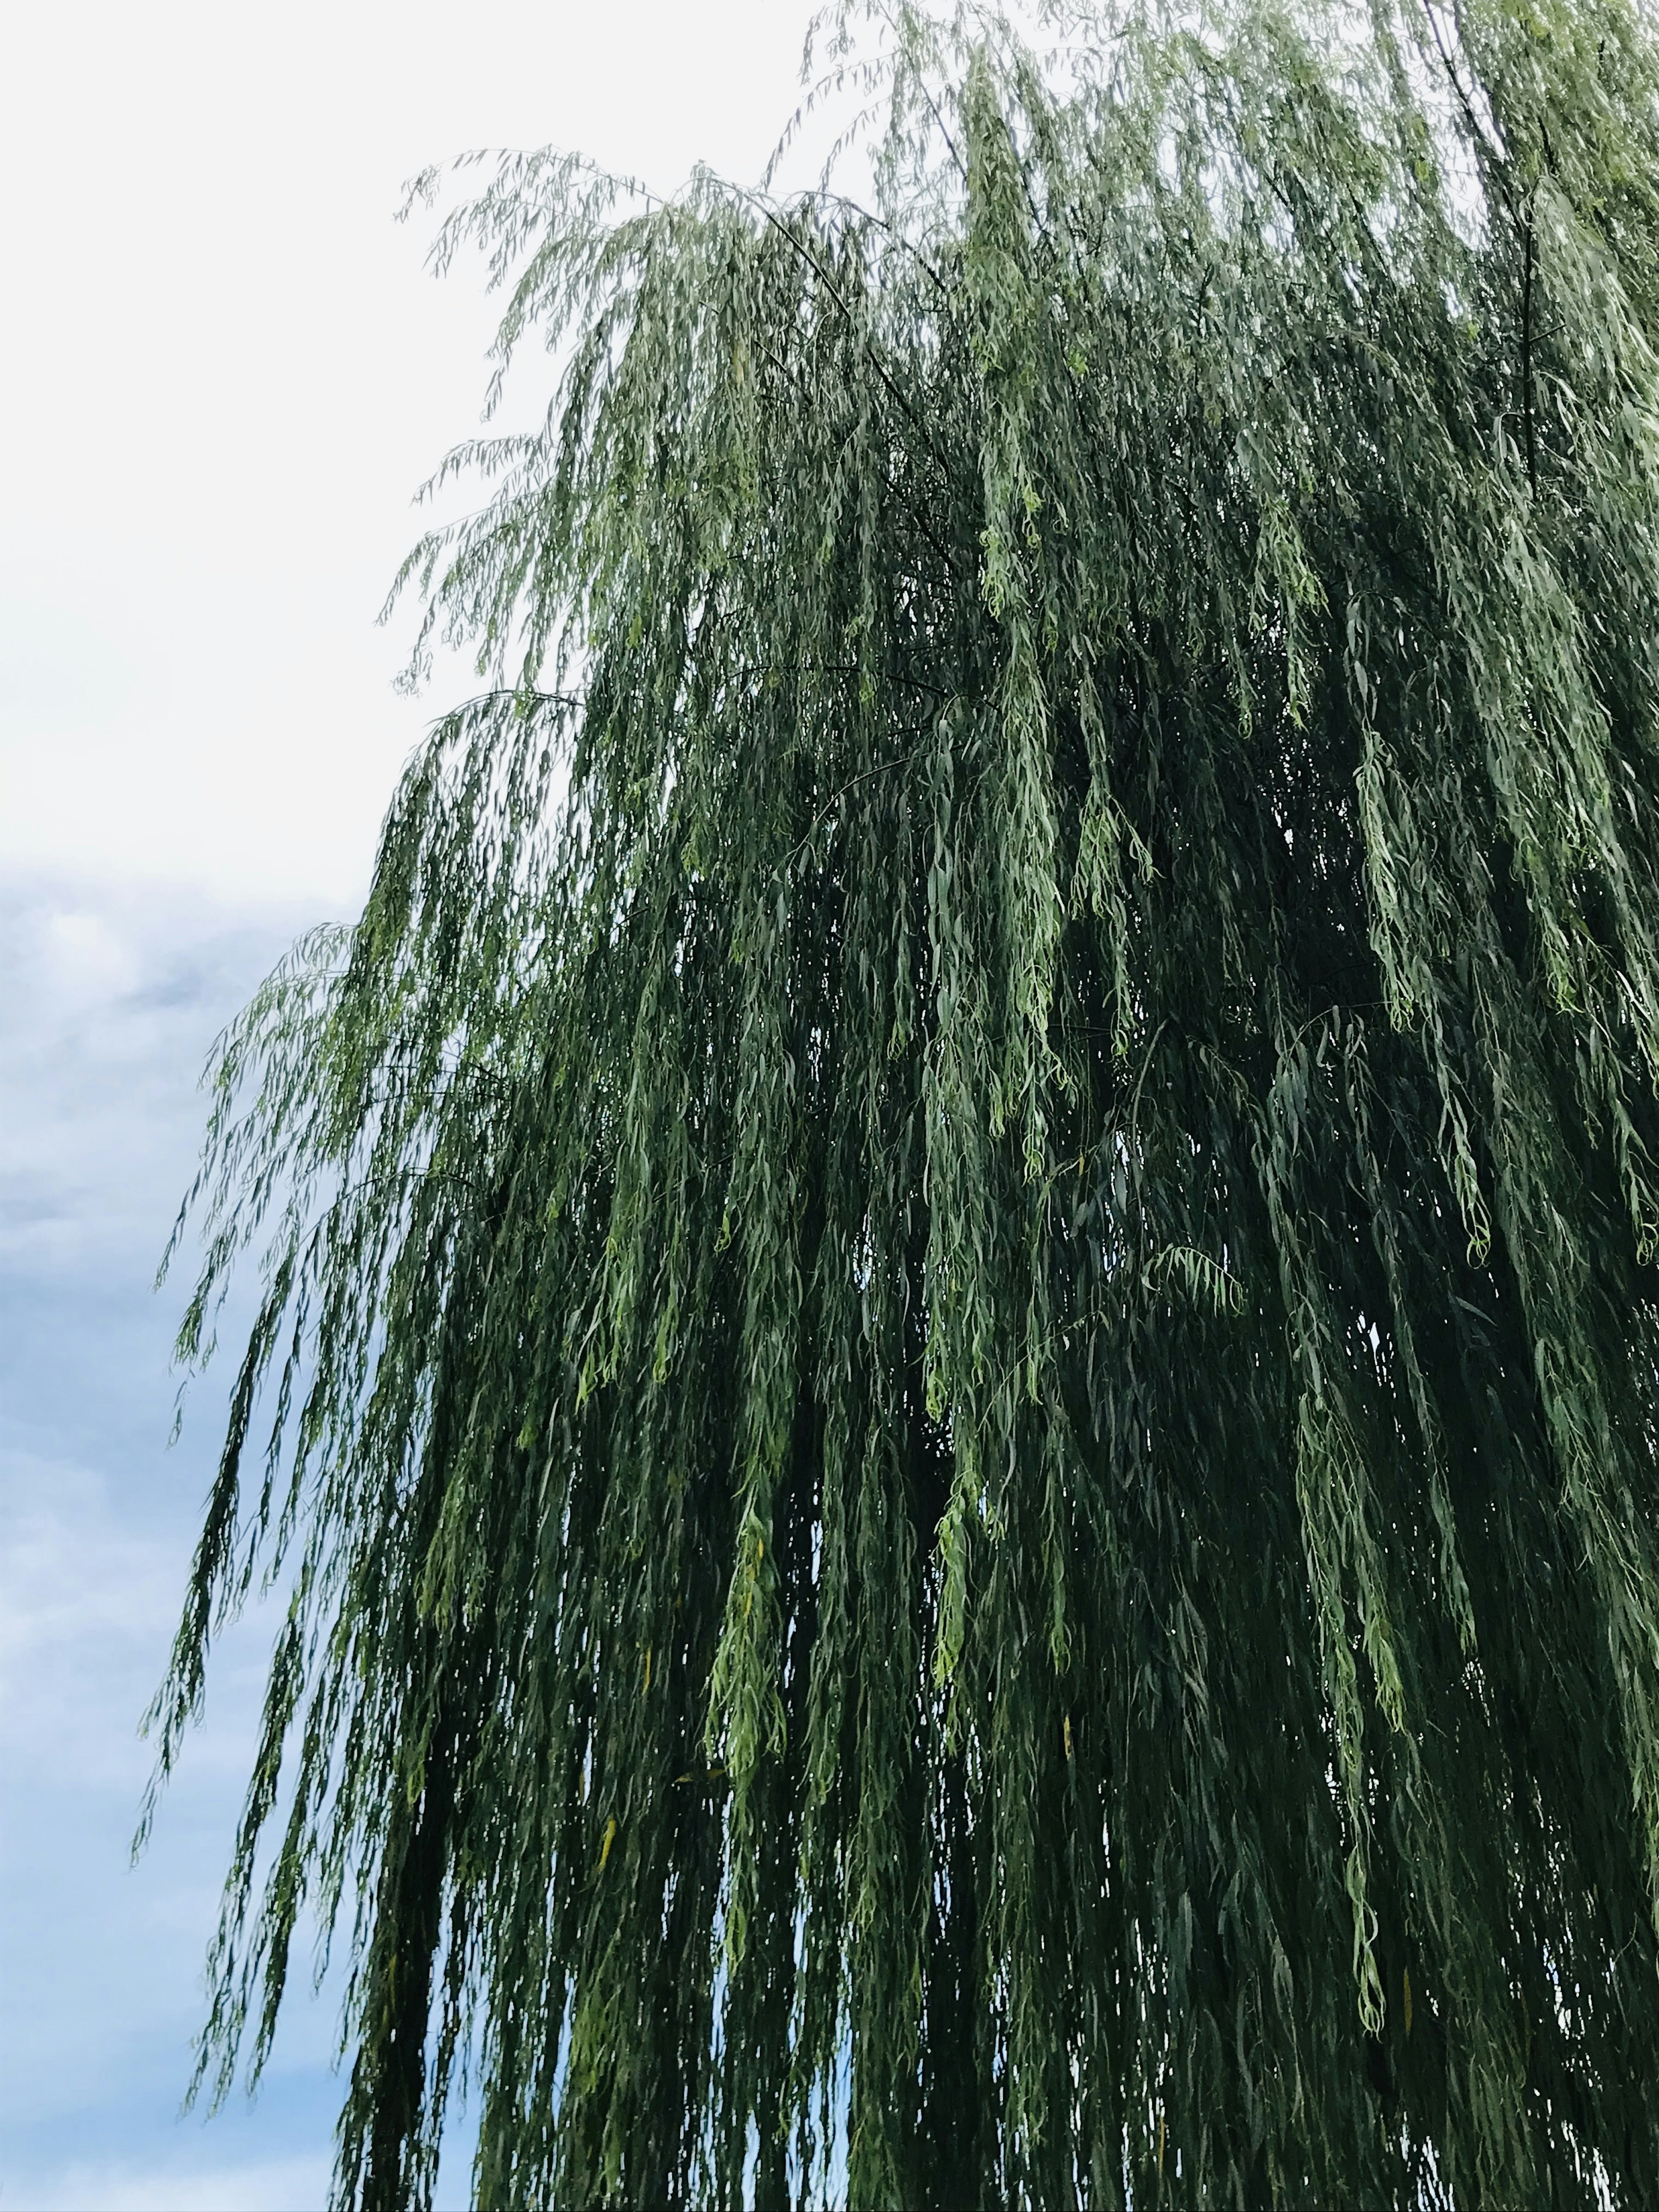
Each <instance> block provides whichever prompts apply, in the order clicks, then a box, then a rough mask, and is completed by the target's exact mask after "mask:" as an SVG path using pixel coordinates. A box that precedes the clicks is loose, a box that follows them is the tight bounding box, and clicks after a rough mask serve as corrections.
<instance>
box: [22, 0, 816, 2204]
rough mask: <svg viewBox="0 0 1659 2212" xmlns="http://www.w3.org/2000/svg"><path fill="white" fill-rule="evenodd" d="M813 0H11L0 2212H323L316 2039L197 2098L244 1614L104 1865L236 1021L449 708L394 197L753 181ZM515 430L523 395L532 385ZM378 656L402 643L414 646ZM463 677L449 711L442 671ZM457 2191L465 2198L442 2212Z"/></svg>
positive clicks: (175, 1490) (466, 338)
mask: <svg viewBox="0 0 1659 2212" xmlns="http://www.w3.org/2000/svg"><path fill="white" fill-rule="evenodd" d="M809 13H810V9H808V8H807V7H805V6H803V5H798V4H796V0H695V4H682V5H678V6H675V5H671V4H665V0H611V4H610V5H609V6H606V7H603V8H583V7H580V6H579V5H577V4H574V0H544V4H543V5H541V6H530V5H526V4H521V0H472V4H471V5H470V6H468V7H466V8H457V7H450V8H447V9H440V8H438V7H436V6H435V5H431V4H429V0H399V4H398V5H396V6H393V5H392V4H389V0H333V4H332V5H331V6H323V5H321V4H319V0H289V4H287V5H285V6H284V7H283V8H281V9H274V8H262V7H257V6H249V7H240V8H238V7H227V6H225V5H224V4H223V0H219V4H217V5H213V6H210V5H208V4H206V0H121V4H115V0H92V3H91V4H83V0H51V4H49V5H48V4H44V0H37V4H35V5H33V6H32V7H25V6H23V5H21V4H20V5H19V6H16V7H15V8H13V9H11V10H9V13H8V16H7V21H6V28H5V36H4V41H3V46H4V61H3V67H0V193H3V206H4V210H5V219H4V222H3V228H0V301H3V303H4V307H3V315H4V325H3V327H4V341H3V344H0V426H3V435H0V2212H32V2208H33V2212H49V2208H61V2212H70V2208H74V2212H100V2209H101V2212H115V2208H118V2207H125V2208H129V2212H148V2209H149V2208H154V2212H164V2209H169V2208H177V2212H235V2208H246V2212H252V2208H256V2207H264V2208H270V2212H309V2209H310V2208H313V2207H320V2205H321V2203H322V2200H323V2195H324V2191H325V2185H326V2172H327V2166H328V2156H329V2136H330V2132H331V2126H332V2122H333V2116H334V2112H335V2109H336V2104H337V2096H338V2093H339V2084H338V2082H337V2080H336V2079H335V2078H334V2077H333V2076H332V2075H331V2074H330V2072H329V2068H328V2061H329V2057H330V2054H331V2047H332V2036H333V2029H334V2015H333V2010H332V2007H331V2004H330V2003H329V2002H328V2001H327V1996H326V1994H325V1999H324V2001H323V2002H320V2003H318V2004H315V2005H313V2006H311V2007H310V2008H305V2007H304V2006H303V2005H302V2006H301V2007H300V2008H298V2010H297V2012H296V2014H295V2017H294V2018H293V2019H291V2020H290V2021H289V2024H288V2027H287V2028H286V2030H285V2031H284V2033H283V2037H282V2039H280V2040H279V2044H278V2048H277V2051H276V2058H275V2060H274V2062H273V2065H272V2068H271V2070H270V2075H269V2076H268V2079H267V2083H266V2086H265V2087H264V2089H263V2090H262V2091H261V2093H260V2095H259V2098H258V2100H257V2102H256V2103H254V2104H253V2105H252V2107H250V2106H247V2104H246V2101H245V2100H242V2099H241V2098H240V2096H238V2098H237V2099H236V2100H234V2103H233V2105H232V2106H230V2107H229V2108H228V2110H227V2111H226V2112H224V2113H223V2114H222V2116H221V2117H220V2118H217V2119H215V2120H213V2121H212V2122H210V2124H206V2125H204V2124H203V2123H202V2122H201V2121H200V2120H199V2119H197V2118H192V2119H188V2120H183V2121H181V2120H180V2119H179V2118H178V2107H179V2098H180V2095H181V2093H182V2091H183V2088H184V2086H185V2081H186V2079H187V2077H188V2073H189V2067H190V2052H189V2044H190V2038H191V2033H192V2032H193V2030H194V2028H195V2027H196V2026H197V2021H198V2018H199V2008H200V2002H201V1985H200V1974H201V1962H202V1957H203V1953H204V1947H205V1943H206V1941H207V1937H208V1934H209V1932H210V1926H211V1922H212V1918H213V1914H214V1911H215V1906H216V1895H217V1887H218V1881H219V1877H220V1874H221V1871H222V1865H223V1862H224V1858H225V1856H226V1853H227V1851H228V1844H229V1836H230V1828H231V1823H232V1821H233V1820H234V1813H235V1809H236V1806H237V1803H238V1802H239V1800H240V1788H241V1782H242V1778H243V1767H244V1762H245V1759H246V1751H247V1734H248V1729H249V1727H250V1725H251V1719H252V1708H253V1704H254V1701H255V1699H256V1698H257V1695H258V1679H259V1674H260V1670H261V1667H262V1662H263V1658H264V1652H265V1650H266V1648H267V1647H268V1644H269V1633H270V1632H269V1628H268V1626H267V1625H266V1624H264V1623H263V1622H261V1621H260V1620H257V1619H255V1620H252V1621H250V1622H248V1623H246V1624H245V1626H244V1627H243V1629H242V1630H241V1631H240V1632H239V1633H238V1634H237V1635H236V1636H235V1637H234V1638H232V1639H231V1640H230V1641H229V1643H228V1644H227V1645H226V1646H225V1647H224V1649H223V1650H222V1654H221V1665H220V1668H219V1670H218V1678H217V1680H216V1681H215V1682H214V1683H213V1684H212V1685H211V1686H210V1712H209V1721H208V1725H207V1727H206V1728H205V1729H204V1731H203V1733H202V1735H200V1736H199V1737H198V1738H197V1740H196V1741H194V1742H193V1743H192V1744H191V1747H190V1751H189V1753H188V1756H187V1759H186V1763H185V1770H184V1772H183V1774H182V1776H181V1777H180V1778H179V1781H178V1782H177V1783H176V1784H175V1785H174V1787H173V1790H172V1791H171V1793H170V1795H169V1796H168V1798H167V1801H166V1802H164V1805H163V1809H162V1813H161V1820H160V1822H159V1825H158V1830H157V1836H156V1841H155V1844H154V1846H153V1847H152V1850H151V1852H150V1854H149V1857H147V1858H146V1859H145V1860H144V1861H143V1862H142V1863H141V1864H140V1865H139V1867H138V1868H137V1869H129V1868H128V1866H127V1863H126V1844H127V1839H128V1838H129V1836H130V1835H131V1828H132V1824H133V1820H134V1817H135V1815H136V1813H137V1804H138V1799H139V1795H140V1792H141V1790H142V1788H143V1781H144V1778H145V1775H146V1772H147V1764H146V1759H147V1755H146V1753H145V1750H144V1747H143V1746H142V1745H141V1744H140V1743H139V1742H138V1741H137V1736H136V1733H135V1725H136V1723H137V1717H138V1715H139V1713H140V1711H142V1709H143V1705H144V1703H145V1702H146V1700H147V1699H148V1697H149V1692H150V1691H151V1689H152V1688H153V1687H154V1685H155V1680H156V1679H157V1677H158V1676H159V1674H160V1671H161V1666H162V1664H163V1662H164V1658H165V1654H166V1646H167V1638H168V1637H169V1634H170V1632H171V1628H172V1625H173V1617H174V1614H175V1611H176V1606H177V1601H178V1598H179V1592H180V1589H181V1587H182V1579H183V1576H184V1572H185V1565H186V1562H187V1559H188V1553H189V1549H190V1546H191V1541H192V1534H193V1527H194V1522H195V1518H196V1515H197V1510H198V1507H199V1504H200V1502H201V1498H202V1495H203V1492H204V1486H205V1483H206V1480H207V1473H208V1463H209V1461H210V1455H211V1453H212V1449H213V1446H214V1443H215V1437H214V1425H215V1420H216V1414H217V1412H218V1408H219V1405H220V1403H221V1401H222V1382H223V1378H222V1377H220V1378H218V1380H217V1384H215V1383H214V1381H213V1380H212V1379H211V1378H210V1383H209V1384H208V1386H206V1387H205V1388H204V1389H201V1390H199V1391H198V1392H197V1395H196V1396H195V1397H194V1398H193V1399H192V1401H191V1406H190V1408H189V1410H188V1412H187V1417H186V1422H185V1433H184V1438H183V1441H182V1443H180V1444H179V1447H178V1448H177V1449H174V1450H173V1451H171V1452H169V1451H168V1450H167V1449H165V1445H166V1437H167V1430H168V1427H169V1424H170V1419H171V1415H172V1408H173V1388H174V1378H173V1376H172V1375H171V1373H170V1371H169V1369H168V1365H167V1342H168V1339H169V1336H170V1333H171V1328H172V1324H173V1319H174V1316H175V1314H176V1309H177V1304H178V1293H177V1292H176V1291H164V1292H163V1293H162V1294H161V1297H155V1296H153V1295H152V1294H151V1292H150V1290H149V1281H150V1277H151V1275H152V1273H153V1271H154V1267H155V1260H156V1258H157V1256H158V1255H159V1253H160V1250H161V1246H162V1243H163V1242H164V1241H165V1238H166V1235H167V1230H168V1228H169V1226H170V1225H171V1221H172V1216H173V1207H174V1206H175V1204H176V1201H177V1198H178V1195H179V1192H180V1191H181V1190H182V1188H183V1187H184V1185H185V1182H186V1181H187V1179H188V1176H189V1172H190V1169H191V1160H192V1155H193V1150H194V1145H195V1139H196V1134H197V1127H198V1122H199V1111H200V1109H199V1102H198V1100H197V1097H196V1095H195V1092H194V1087H193V1086H194V1082H195V1078H196V1075H197V1070H198V1069H199V1067H200V1066H201V1063H202V1060H203V1058H204V1054H205V1053H206V1051H207V1049H208V1047H209V1045H210V1042H211V1040H212V1037H213V1036H214V1035H215V1033H216V1030H218V1029H219V1027H220V1026H221V1025H222V1023H223V1022H224V1021H225V1020H226V1018H228V1016H229V1015H230V1014H231V1013H233V1012H234V1010H235V1008H236V1007H237V1006H238V1005H239V1004H240V1002H241V1000H243V999H244V998H245V997H246V994H247V993H248V991H249V990H250V989H251V987H252V985H253V983H254V982H255V981H257V980H258V976H259V975H260V974H261V973H262V972H263V971H264V969H265V968H266V967H267V966H269V964H270V962H271V960H272V959H273V958H274V957H276V954H277V953H278V952H279V951H281V949H282V948H283V945H285V944H286V942H287V941H288V940H289V939H290V938H291V937H292V936H293V935H294V934H295V932H296V931H297V930H298V929H300V928H301V927H305V926H307V925H308V924H309V923H311V922H313V921H318V920H320V919H324V918H326V917H329V916H332V915H342V914H346V913H349V911H350V910H351V908H353V906H354V905H355V903H356V900H357V899H358V898H359V897H360V896H361V894H362V888H363V885H364V882H365V878H366V873H367V868H368V860H369V858H370V855H371V852H372V847H373V841H374V830H375V827H376V824H377V822H378V819H379V816H380V810H381V807H382V806H383V805H384V803H385V800H386V797H387V796H388V794H389V792H390V789H391V786H392V780H393V778H394V776H395V775H396V772H397V769H398V764H399V763H400V762H401V761H402V759H403V758H404V756H405V755H406V753H407V752H408V750H410V746H411V745H412V744H414V742H415V741H416V738H417V737H418V736H419V734H420V732H421V729H422V726H423V725H424V723H425V721H426V720H427V719H428V716H429V715H430V714H432V713H433V712H435V711H436V710H437V708H439V707H441V705H442V704H443V703H444V700H445V696H446V690H445V687H444V685H443V684H442V683H441V684H440V687H439V688H438V690H435V693H434V695H433V696H430V697H429V698H428V699H427V700H425V701H417V702H410V701H407V700H402V699H399V698H398V697H396V696H394V695H393V694H392V690H391V688H390V679H391V678H392V674H393V673H394V671H395V670H396V668H397V666H398V661H399V658H400V648H401V637H400V635H399V634H398V633H396V632H393V633H388V632H386V631H381V630H378V629H375V627H374V613H375V611H376V609H377V607H378V605H380V599H381V597H382V595H383V592H384V590H385V587H386V582H387V580H388V579H389V576H390V574H391V572H392V568H394V566H395V564H396V562H397V560H398V556H400V554H401V553H402V552H403V551H404V549H405V547H406V545H407V544H408V543H409V541H410V538H411V537H412V536H413V535H414V533H415V530H416V518H415V516H414V514H413V513H412V511H411V509H410V494H411V493H412V491H413V489H414V488H415V486H416V483H418V482H419V481H420V479H421V478H422V477H423V476H424V475H425V474H426V473H427V471H428V470H429V469H430V467H431V466H432V465H434V463H435V461H436V460H437V459H438V458H439V457H440V455H441V453H442V451H443V450H444V448H445V447H447V446H448V445H449V444H450V443H452V442H453V441H455V440H457V439H459V438H461V437H464V436H465V435H468V434H469V432H470V431H471V429H472V428H473V427H474V424H475V422H476V419H477V407H478V403H479V400H480V398H482V395H483V383H484V378H485V373H486V372H485V368H484V364H483V349H484V346H485V344H486V343H487V342H488V337H489V329H490V322H489V309H488V306H487V303H486V302H485V301H483V296H482V293H481V289H480V287H479V285H478V283H477V278H476V273H475V272H474V271H473V270H471V269H469V268H465V267H463V268H461V269H459V270H458V271H457V272H456V273H455V274H453V275H452V276H450V278H449V279H448V280H447V282H446V283H444V284H442V285H437V284H435V283H433V282H432V280H431V279H430V278H429V277H428V276H425V275H424V274H423V272H422V252H423V249H424V244H425V234H424V232H423V231H422V228H421V226H420V224H419V223H418V222H416V223H415V224H413V225H411V226H410V227H409V228H404V229H399V228H397V227H396V226H395V224H394V223H393V222H392V211H393V210H394V209H395V207H396V206H397V204H398V198H399V186H400V185H401V184H402V182H403V180H404V179H405V178H406V177H408V176H409V175H410V174H411V173H413V172H415V171H416V170H417V169H419V168H421V167H423V166H424V165H425V164H426V163H427V162H428V161H433V160H438V159H442V158H444V157H446V156H448V155H452V154H454V153H458V152H459V151H461V150H463V149H466V148H469V147H473V146H480V145H483V146H496V145H530V144H541V143H549V142H553V143H561V144H564V145H573V146H579V147H580V148H582V149H585V150H586V151H588V152H591V153H592V154H593V155H596V156H597V157H598V158H599V159H600V160H602V161H607V162H610V163H611V164H613V165H614V166H617V167H623V168H627V169H629V170H631V171H633V172H635V173H641V174H642V175H643V176H644V177H645V178H646V179H647V181H648V182H649V183H651V184H652V185H654V186H656V187H657V188H659V189H663V188H668V187H671V186H672V185H674V184H676V183H677V182H678V181H679V180H680V179H682V178H683V177H684V174H685V173H686V171H687V170H688V169H689V168H690V166H691V164H692V163H693V162H694V161H696V160H698V159H707V160H708V161H712V162H713V163H714V166H715V167H718V168H720V169H723V170H725V171H726V173H731V174H733V175H737V176H739V177H743V178H745V179H753V178H754V177H755V176H756V175H757V173H758V172H759V170H760V168H761V167H762V164H763V161H764V160H765V157H766V155H767V154H768V152H769V149H770V148H771V145H772V143H773V141H774V138H775V135H776V131H777V129H778V127H779V125H780V124H781V120H782V119H783V118H784V117H785V116H786V115H787V112H789V109H790V107H791V106H792V105H793V101H794V100H795V99H796V97H797V96H798V87H797V70H798V67H799V55H800V47H801V40H802V35H803V33H804V30H805V23H806V21H807V18H808V15H809ZM527 397H529V398H533V397H534V394H533V393H530V394H527ZM404 635H406V633H405V634H404ZM450 680H451V681H452V682H453V678H452V679H450ZM464 2196H465V2160H464V2159H458V2160H453V2161H451V2162H450V2163H449V2165H448V2166H447V2171H446V2175H445V2179H444V2183H443V2188H442V2192H441V2197H442V2201H443V2202H444V2203H446V2204H448V2205H453V2204H456V2203H459V2202H461V2201H462V2200H463V2199H464Z"/></svg>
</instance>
